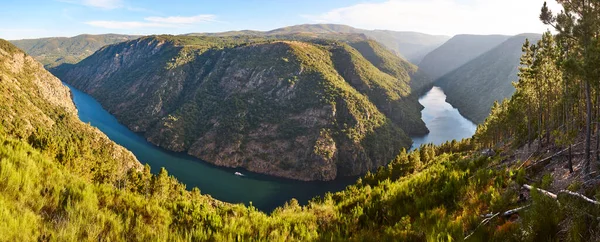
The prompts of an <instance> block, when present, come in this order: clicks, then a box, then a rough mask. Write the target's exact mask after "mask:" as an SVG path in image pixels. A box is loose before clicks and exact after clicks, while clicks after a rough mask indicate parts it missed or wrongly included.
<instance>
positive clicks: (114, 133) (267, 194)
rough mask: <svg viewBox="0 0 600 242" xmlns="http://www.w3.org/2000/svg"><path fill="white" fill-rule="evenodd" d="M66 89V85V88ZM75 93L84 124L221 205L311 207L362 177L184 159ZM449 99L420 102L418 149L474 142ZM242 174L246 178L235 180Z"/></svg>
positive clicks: (436, 93)
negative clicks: (299, 175)
mask: <svg viewBox="0 0 600 242" xmlns="http://www.w3.org/2000/svg"><path fill="white" fill-rule="evenodd" d="M65 85H66V84H65ZM67 86H68V87H69V88H70V89H71V91H72V93H73V101H74V103H75V106H77V109H78V111H79V118H80V119H81V120H82V121H83V122H86V123H87V122H89V123H90V124H91V125H92V126H94V127H97V128H98V129H100V130H101V131H102V132H104V133H105V134H106V135H107V136H108V137H109V138H110V139H112V140H113V141H115V142H116V143H118V144H120V145H122V146H124V147H125V148H127V149H129V150H130V151H131V152H133V153H134V154H135V156H136V157H137V158H138V160H140V161H141V162H142V163H147V164H149V165H150V166H151V167H152V172H154V173H156V172H158V171H159V169H160V167H165V168H166V169H167V170H168V171H169V174H170V175H173V176H175V177H176V178H177V179H178V180H179V181H181V182H182V183H184V184H186V186H187V188H188V189H191V188H193V187H198V188H200V191H201V193H203V194H209V195H210V196H212V197H214V198H216V199H219V200H221V201H225V202H230V203H244V204H249V203H252V205H253V206H254V207H256V208H258V209H259V210H262V211H272V210H273V209H274V208H276V207H278V206H281V205H282V204H284V203H285V202H286V201H288V200H290V199H292V198H296V199H297V200H298V201H299V202H300V204H306V203H307V202H308V201H309V200H310V199H311V198H313V197H315V196H322V195H324V194H325V193H327V192H335V191H340V190H342V189H344V188H345V187H346V186H347V185H349V184H352V183H354V181H355V180H356V177H350V178H340V179H338V180H335V181H330V182H301V181H294V180H289V179H280V178H274V177H270V176H266V175H261V174H256V173H251V172H248V171H245V170H241V169H231V168H223V167H216V166H214V165H211V164H209V163H207V162H204V161H202V160H200V159H197V158H195V157H192V156H190V155H187V154H184V153H176V152H171V151H168V150H165V149H162V148H160V147H157V146H154V145H153V144H151V143H149V142H147V141H146V140H145V139H144V138H143V137H141V136H140V135H138V134H136V133H134V132H132V131H130V130H129V129H127V128H126V127H125V126H123V125H121V124H120V123H119V122H118V121H117V120H116V118H115V117H114V116H112V115H111V114H110V113H108V112H107V111H106V110H104V108H102V106H101V105H100V104H99V103H98V102H97V101H96V100H95V99H94V98H92V97H91V96H89V95H87V94H86V93H83V92H81V91H79V90H77V89H75V88H73V87H71V86H69V85H67ZM445 98H446V96H445V95H444V93H443V91H441V89H440V88H438V87H434V88H433V89H432V90H431V91H429V92H428V93H427V94H425V95H424V96H423V97H421V98H420V99H419V102H420V103H421V104H422V105H423V106H425V109H424V110H423V111H422V114H423V120H424V121H425V123H426V124H427V127H428V128H429V129H430V131H431V132H430V133H429V134H428V135H426V136H424V137H413V139H414V142H415V145H413V147H418V146H419V145H420V144H422V143H431V142H433V143H435V144H439V143H442V142H444V141H446V140H452V139H462V138H465V137H470V136H471V135H473V133H474V132H475V125H474V124H473V123H471V122H470V121H468V120H466V119H465V118H463V117H462V116H461V115H460V114H459V113H458V111H457V110H456V109H454V108H453V107H452V106H451V105H450V104H448V103H446V102H445ZM236 172H240V173H242V174H244V176H238V175H235V173H236Z"/></svg>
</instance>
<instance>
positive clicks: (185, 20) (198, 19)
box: [144, 14, 216, 24]
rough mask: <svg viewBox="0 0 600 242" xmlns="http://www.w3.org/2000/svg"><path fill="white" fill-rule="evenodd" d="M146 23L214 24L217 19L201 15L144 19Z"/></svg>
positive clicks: (209, 15)
mask: <svg viewBox="0 0 600 242" xmlns="http://www.w3.org/2000/svg"><path fill="white" fill-rule="evenodd" d="M144 19H145V20H146V21H150V22H154V23H167V24H195V23H204V22H214V21H215V19H216V16H215V15H211V14H201V15H196V16H190V17H182V16H171V17H148V18H144Z"/></svg>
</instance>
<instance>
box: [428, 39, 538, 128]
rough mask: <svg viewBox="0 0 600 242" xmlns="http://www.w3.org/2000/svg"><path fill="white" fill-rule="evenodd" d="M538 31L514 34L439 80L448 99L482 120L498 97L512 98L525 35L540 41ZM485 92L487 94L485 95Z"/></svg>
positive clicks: (463, 110) (534, 40)
mask: <svg viewBox="0 0 600 242" xmlns="http://www.w3.org/2000/svg"><path fill="white" fill-rule="evenodd" d="M540 38H541V35H538V34H521V35H517V36H515V37H511V38H510V39H508V40H507V41H505V42H504V43H502V44H500V45H499V46H497V47H495V48H494V49H492V50H490V51H488V52H486V53H484V54H482V55H480V56H479V57H477V58H475V59H473V60H472V61H469V62H468V63H467V64H464V65H463V66H461V67H459V68H458V69H456V70H454V71H452V72H450V73H448V74H446V75H444V76H443V77H441V78H439V79H438V80H437V81H436V85H438V86H440V87H441V88H442V89H443V90H444V93H446V96H447V97H448V98H447V99H446V101H447V102H448V103H450V104H452V106H454V107H455V108H458V110H459V111H460V113H461V114H462V115H463V116H465V117H466V118H468V119H470V120H471V121H473V122H475V123H482V122H483V121H484V120H485V118H486V117H487V116H488V115H489V113H490V109H491V107H492V105H493V104H494V102H495V101H502V100H503V99H505V98H509V97H510V96H512V94H513V93H514V91H515V88H514V87H513V85H512V83H513V82H514V81H517V78H518V77H517V73H518V72H519V68H518V67H519V57H520V56H521V46H522V45H523V42H525V39H529V40H530V41H532V42H536V41H538V40H539V39H540ZM483 93H485V95H482V94H483Z"/></svg>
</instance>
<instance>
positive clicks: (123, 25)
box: [85, 21, 173, 29]
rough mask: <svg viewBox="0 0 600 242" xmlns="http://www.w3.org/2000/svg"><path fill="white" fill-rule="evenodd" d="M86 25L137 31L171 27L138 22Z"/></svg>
mask: <svg viewBox="0 0 600 242" xmlns="http://www.w3.org/2000/svg"><path fill="white" fill-rule="evenodd" d="M85 24H87V25H91V26H94V27H100V28H105V29H139V28H148V27H173V26H170V25H168V24H161V23H153V22H138V21H89V22H85Z"/></svg>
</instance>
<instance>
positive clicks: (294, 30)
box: [10, 24, 450, 69]
mask: <svg viewBox="0 0 600 242" xmlns="http://www.w3.org/2000/svg"><path fill="white" fill-rule="evenodd" d="M339 33H344V34H364V35H365V36H367V37H369V38H371V39H373V40H375V41H378V42H380V43H381V44H383V45H384V46H385V47H386V48H388V49H390V50H392V51H394V52H396V53H397V54H398V55H400V56H402V57H404V58H405V59H407V60H408V61H410V62H412V63H415V64H416V63H418V62H419V61H420V60H421V59H422V58H423V57H424V56H425V54H427V53H428V52H429V51H431V50H433V49H435V48H436V47H438V46H440V45H441V44H443V43H444V42H446V40H448V39H449V38H450V37H448V36H443V35H428V34H423V33H417V32H400V31H389V30H364V29H357V28H353V27H350V26H347V25H339V24H305V25H296V26H290V27H284V28H279V29H274V30H271V31H253V30H241V31H228V32H221V33H191V34H186V35H188V36H221V37H228V36H240V35H250V36H263V37H264V36H278V35H288V36H289V35H295V34H314V35H319V36H323V35H327V34H339ZM139 37H141V36H133V35H117V34H104V35H78V36H75V37H71V38H65V37H54V38H42V39H26V40H12V41H10V42H12V43H13V44H14V45H16V46H17V47H19V48H21V49H22V50H24V51H25V52H27V53H28V54H29V55H31V56H33V57H35V58H36V60H38V61H40V62H42V64H44V66H45V67H46V68H48V69H51V68H54V67H56V66H59V65H60V64H62V63H70V64H73V63H77V62H79V61H80V60H82V59H84V58H85V57H88V56H90V55H91V54H93V53H94V52H95V51H96V50H98V49H100V48H101V47H102V46H105V45H109V44H114V43H118V42H123V41H127V40H132V39H136V38H139Z"/></svg>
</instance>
